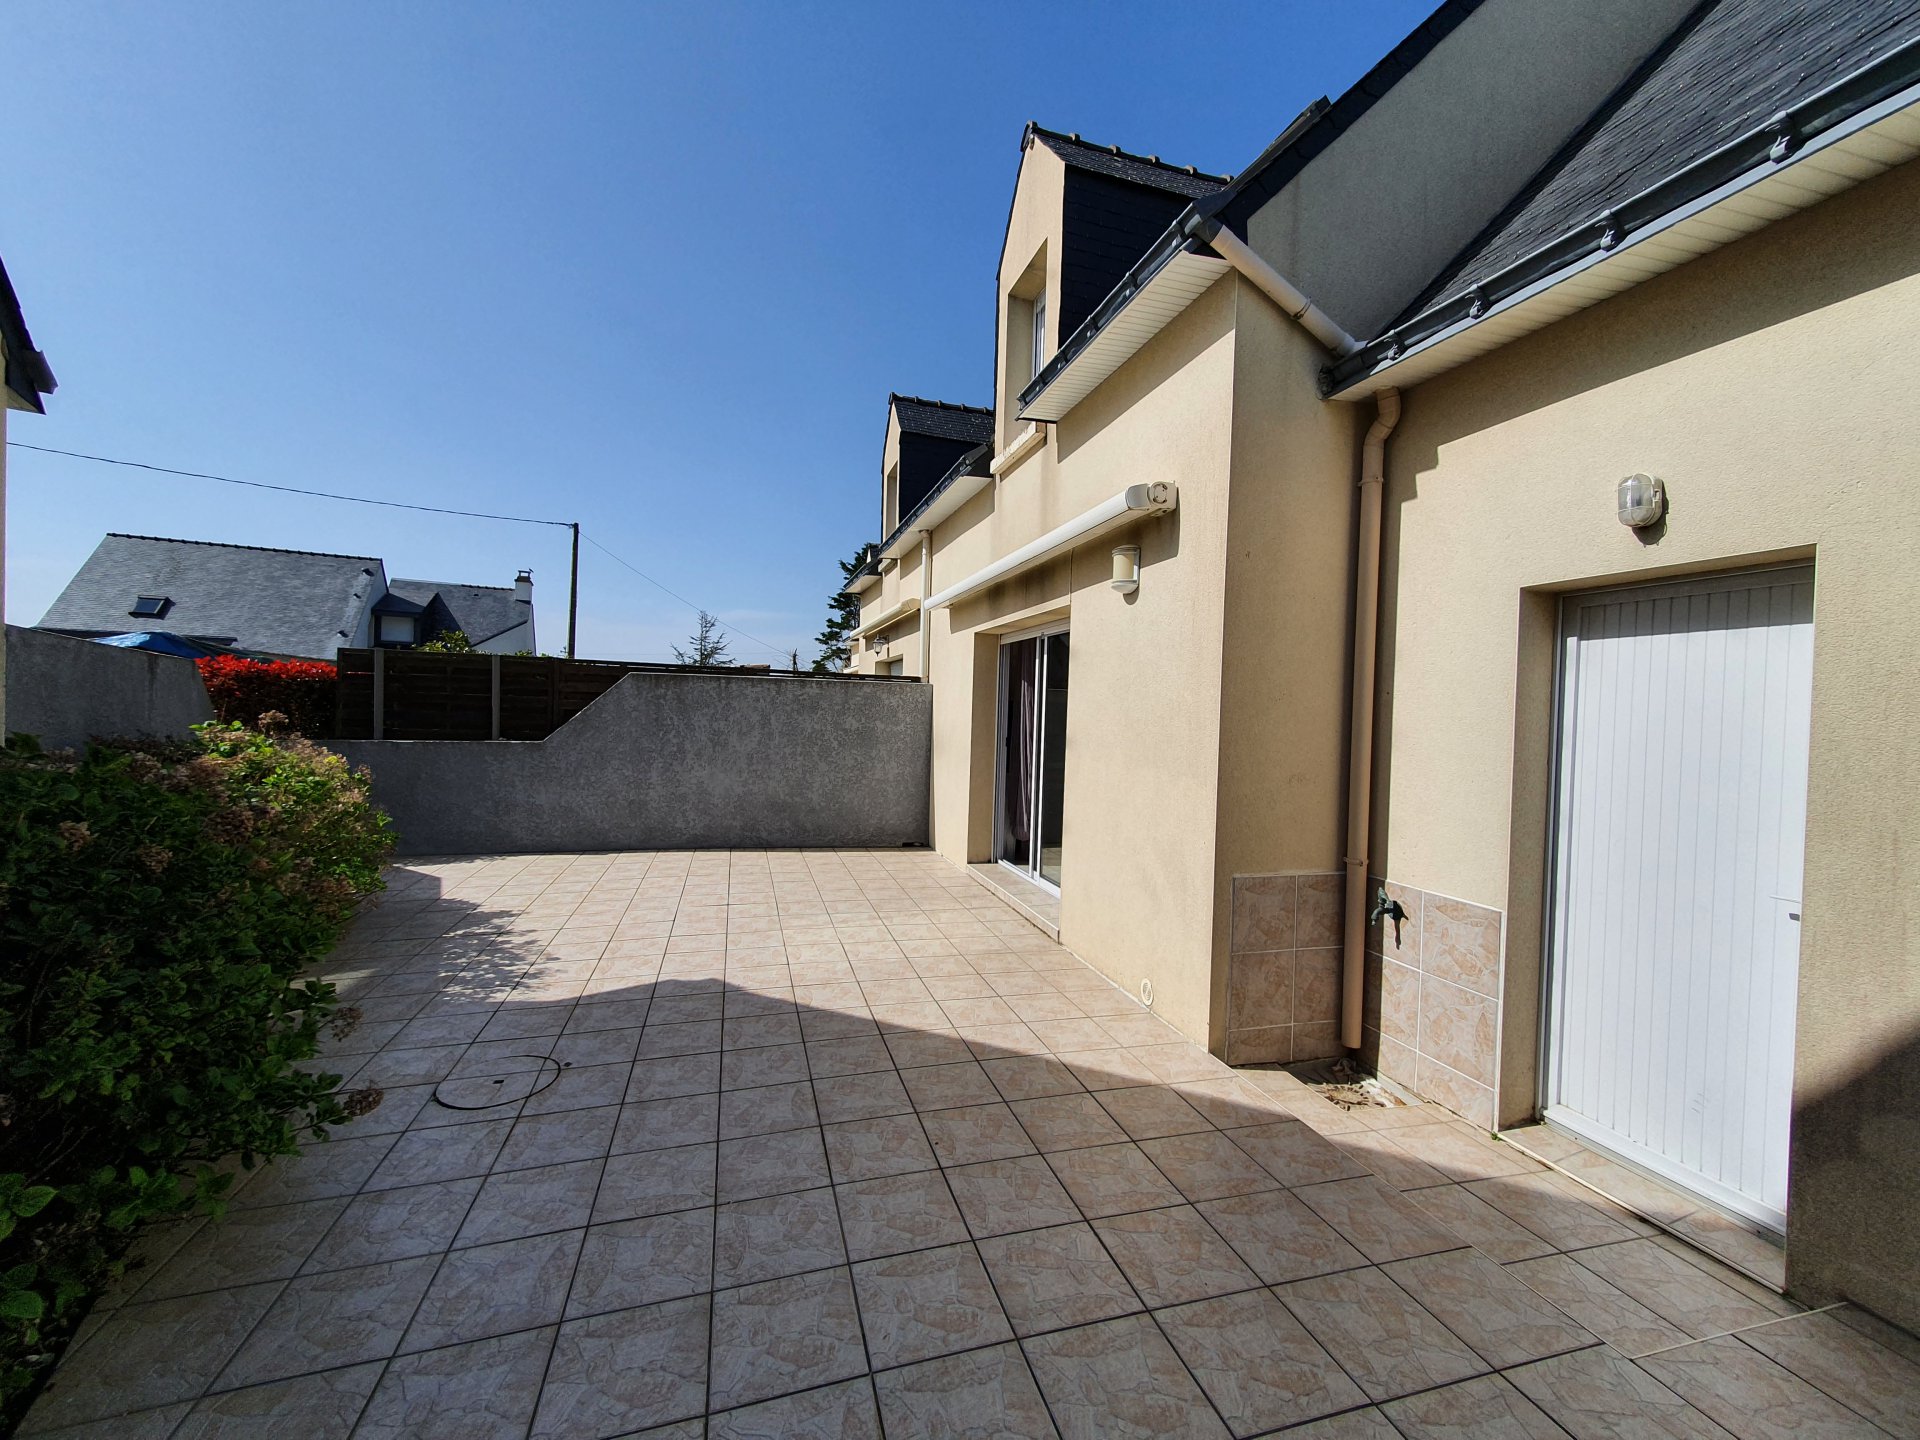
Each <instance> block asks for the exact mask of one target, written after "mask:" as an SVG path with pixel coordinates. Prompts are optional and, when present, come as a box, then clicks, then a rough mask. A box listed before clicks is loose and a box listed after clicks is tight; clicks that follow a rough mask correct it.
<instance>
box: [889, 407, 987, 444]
mask: <svg viewBox="0 0 1920 1440" xmlns="http://www.w3.org/2000/svg"><path fill="white" fill-rule="evenodd" d="M887 403H888V404H889V405H890V406H892V407H893V413H894V414H895V415H896V416H898V417H899V420H900V428H901V429H902V430H904V431H907V432H909V433H910V434H914V435H937V436H939V437H940V438H941V439H943V440H964V441H966V442H967V444H969V445H982V444H985V443H986V442H987V441H989V440H991V439H992V438H993V407H992V406H990V405H956V404H954V403H953V402H951V401H948V400H922V399H921V398H920V397H919V396H918V395H889V396H888V397H887Z"/></svg>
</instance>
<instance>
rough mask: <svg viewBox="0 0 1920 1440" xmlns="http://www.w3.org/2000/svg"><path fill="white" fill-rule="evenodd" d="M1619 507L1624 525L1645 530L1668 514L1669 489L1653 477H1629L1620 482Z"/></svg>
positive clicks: (1621, 521)
mask: <svg viewBox="0 0 1920 1440" xmlns="http://www.w3.org/2000/svg"><path fill="white" fill-rule="evenodd" d="M1618 505H1619V515H1620V523H1621V524H1622V525H1627V526H1630V527H1632V528H1633V529H1635V530H1644V529H1645V528H1646V527H1647V526H1649V525H1655V524H1658V523H1659V521H1660V517H1661V516H1662V515H1665V514H1666V513H1667V487H1666V486H1665V485H1663V484H1661V483H1660V481H1659V479H1658V477H1656V476H1653V475H1629V476H1627V478H1626V479H1624V480H1622V481H1621V482H1620V491H1619V496H1618Z"/></svg>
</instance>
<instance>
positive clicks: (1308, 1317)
mask: <svg viewBox="0 0 1920 1440" xmlns="http://www.w3.org/2000/svg"><path fill="white" fill-rule="evenodd" d="M1274 1293H1275V1294H1276V1295H1278V1296H1279V1297H1280V1299H1281V1300H1283V1301H1285V1302H1286V1306H1287V1308H1288V1309H1289V1310H1291V1311H1292V1312H1293V1314H1294V1318H1295V1319H1297V1320H1299V1322H1300V1323H1301V1324H1302V1325H1304V1326H1305V1327H1306V1329H1307V1333H1308V1334H1310V1335H1311V1336H1313V1338H1314V1339H1315V1340H1316V1341H1317V1342H1319V1344H1320V1345H1321V1347H1322V1348H1324V1349H1325V1350H1326V1351H1327V1352H1328V1353H1329V1354H1330V1355H1332V1356H1333V1358H1334V1359H1336V1360H1338V1361H1339V1362H1340V1364H1341V1366H1342V1367H1343V1368H1344V1369H1345V1370H1346V1372H1347V1374H1349V1375H1351V1376H1352V1377H1353V1379H1354V1380H1355V1381H1356V1382H1357V1383H1358V1384H1359V1385H1360V1387H1361V1388H1362V1389H1363V1390H1365V1391H1366V1392H1367V1394H1368V1395H1369V1396H1370V1397H1371V1398H1373V1399H1375V1400H1389V1399H1392V1398H1393V1397H1395V1396H1398V1395H1407V1394H1411V1393H1412V1392H1414V1391H1416V1390H1426V1389H1430V1388H1432V1387H1433V1386H1436V1385H1445V1384H1448V1383H1450V1382H1451V1381H1454V1380H1464V1379H1466V1378H1467V1377H1468V1376H1470V1375H1474V1374H1477V1373H1479V1372H1480V1371H1483V1370H1485V1369H1486V1368H1487V1367H1486V1365H1485V1363H1484V1362H1483V1361H1482V1360H1481V1359H1480V1358H1479V1357H1478V1356H1476V1355H1475V1354H1474V1353H1473V1351H1472V1350H1471V1349H1469V1348H1468V1347H1467V1345H1466V1344H1465V1343H1464V1342H1463V1341H1461V1340H1460V1339H1459V1338H1458V1337H1457V1336H1455V1335H1454V1334H1453V1332H1452V1331H1450V1330H1448V1329H1447V1327H1446V1326H1445V1325H1442V1324H1441V1323H1440V1322H1439V1321H1438V1320H1436V1319H1435V1318H1434V1317H1433V1316H1432V1315H1430V1314H1429V1313H1428V1312H1427V1311H1426V1310H1424V1309H1423V1308H1421V1306H1420V1304H1419V1302H1418V1301H1416V1300H1415V1299H1414V1298H1413V1297H1412V1296H1411V1295H1409V1294H1407V1292H1406V1291H1404V1290H1402V1289H1401V1288H1400V1287H1399V1286H1398V1285H1395V1284H1394V1283H1393V1281H1392V1279H1391V1278H1390V1277H1389V1276H1388V1275H1387V1274H1386V1272H1385V1271H1383V1270H1379V1269H1375V1268H1371V1267H1369V1268H1368V1269H1365V1270H1345V1271H1342V1272H1340V1273H1339V1274H1337V1275H1321V1276H1317V1277H1315V1278H1314V1279H1311V1280H1296V1281H1294V1282H1293V1283H1292V1284H1289V1285H1281V1286H1278V1287H1276V1288H1275V1290H1274Z"/></svg>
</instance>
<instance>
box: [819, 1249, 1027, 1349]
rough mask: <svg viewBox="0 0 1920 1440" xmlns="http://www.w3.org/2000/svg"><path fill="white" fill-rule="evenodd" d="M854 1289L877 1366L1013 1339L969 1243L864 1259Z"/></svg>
mask: <svg viewBox="0 0 1920 1440" xmlns="http://www.w3.org/2000/svg"><path fill="white" fill-rule="evenodd" d="M853 1286H854V1293H855V1294H856V1295H857V1296H858V1298H859V1302H860V1319H861V1323H862V1325H863V1327H864V1329H865V1333H866V1341H867V1353H868V1355H869V1356H870V1357H871V1358H872V1361H873V1364H874V1366H875V1367H876V1368H880V1369H885V1368H887V1367H890V1366H894V1365H906V1364H911V1363H913V1362H915V1361H918V1360H931V1359H933V1358H935V1357H936V1356H940V1355H948V1354H952V1353H953V1352H954V1351H957V1350H972V1349H977V1348H978V1347H980V1346H982V1345H992V1344H996V1343H998V1342H1000V1341H1003V1340H1011V1339H1012V1338H1013V1331H1012V1329H1011V1327H1010V1326H1009V1325H1008V1324H1007V1318H1006V1316H1005V1315H1004V1314H1003V1313H1002V1311H1001V1308H1000V1302H999V1300H998V1299H997V1298H995V1295H994V1288H993V1284H992V1282H991V1281H989V1280H988V1278H987V1272H986V1269H985V1268H984V1267H983V1266H982V1265H981V1263H980V1256H979V1255H978V1253H977V1252H976V1251H975V1250H974V1248H973V1245H972V1243H971V1242H970V1241H969V1242H962V1243H960V1244H957V1245H948V1246H944V1247H942V1248H939V1249H935V1250H915V1251H912V1252H910V1253H907V1254H903V1255H892V1256H888V1257H886V1258H884V1259H878V1260H868V1261H864V1262H862V1263H861V1264H858V1265H855V1266H854V1267H853Z"/></svg>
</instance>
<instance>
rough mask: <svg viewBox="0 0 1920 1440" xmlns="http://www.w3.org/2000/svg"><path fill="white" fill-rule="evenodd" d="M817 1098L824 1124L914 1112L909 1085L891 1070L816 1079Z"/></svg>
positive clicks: (815, 1096)
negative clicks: (903, 1082) (908, 1092)
mask: <svg viewBox="0 0 1920 1440" xmlns="http://www.w3.org/2000/svg"><path fill="white" fill-rule="evenodd" d="M813 1098H814V1103H815V1105H816V1106H818V1107H819V1111H820V1121H821V1123H822V1124H823V1125H835V1124H840V1123H842V1122H844V1121H848V1120H873V1119H878V1118H879V1117H881V1116H883V1115H905V1114H911V1113H912V1111H913V1101H912V1100H910V1099H908V1098H907V1089H906V1086H904V1085H902V1084H901V1083H900V1077H899V1076H898V1075H896V1074H895V1073H893V1072H892V1071H891V1070H888V1071H876V1072H875V1073H873V1074H870V1075H837V1076H833V1077H830V1078H828V1079H824V1080H815V1081H814V1082H813Z"/></svg>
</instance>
